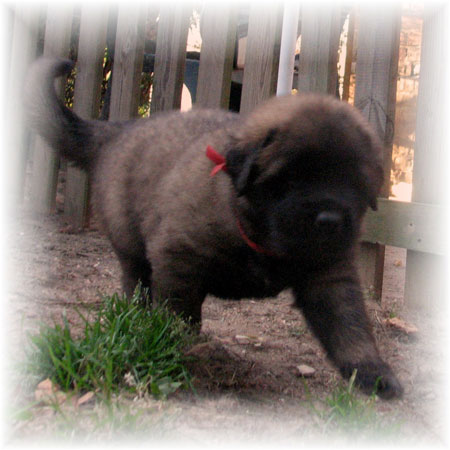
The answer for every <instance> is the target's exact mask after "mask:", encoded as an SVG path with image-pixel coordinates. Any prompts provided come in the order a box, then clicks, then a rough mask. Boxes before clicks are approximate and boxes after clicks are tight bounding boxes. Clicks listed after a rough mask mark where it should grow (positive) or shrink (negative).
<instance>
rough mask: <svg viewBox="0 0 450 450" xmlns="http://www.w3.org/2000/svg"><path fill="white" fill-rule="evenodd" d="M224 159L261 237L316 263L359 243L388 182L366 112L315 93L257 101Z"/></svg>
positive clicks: (281, 251) (278, 249) (290, 255)
mask: <svg viewBox="0 0 450 450" xmlns="http://www.w3.org/2000/svg"><path fill="white" fill-rule="evenodd" d="M226 160H227V169H228V173H229V175H230V177H231V180H232V183H233V185H234V187H235V190H236V194H237V196H238V198H239V204H240V205H241V208H243V209H244V210H245V212H244V213H245V216H246V219H247V220H248V221H249V222H250V223H251V227H252V230H253V231H254V233H256V234H257V236H258V240H259V243H260V244H262V245H263V246H264V247H265V248H268V249H270V250H272V251H273V252H275V253H277V254H279V255H280V256H284V257H288V258H293V259H301V260H302V261H304V262H307V261H310V262H311V263H312V262H313V261H314V262H315V263H316V264H325V263H326V262H327V261H329V260H330V258H331V259H334V257H336V258H339V256H340V255H342V253H343V252H345V250H347V249H348V248H349V247H351V246H352V245H353V244H354V242H355V239H356V237H357V236H358V233H359V229H360V223H361V219H362V216H363V215H364V213H365V211H366V209H367V207H371V208H373V209H376V205H377V203H376V202H377V194H378V192H379V190H380V187H381V185H382V182H383V170H382V165H381V144H380V142H379V141H378V139H377V138H376V136H375V135H374V134H373V133H372V131H371V130H370V128H369V126H368V125H367V123H366V122H365V120H364V119H363V118H362V116H361V115H360V114H359V113H358V112H357V111H356V110H355V109H354V108H353V107H351V106H349V105H348V104H346V103H344V102H340V101H338V100H336V99H333V98H331V97H325V96H318V95H299V96H288V97H282V98H275V99H272V100H270V101H269V102H267V103H265V104H264V105H262V106H261V107H259V108H258V109H256V110H255V111H254V112H253V113H252V114H251V115H250V116H249V117H248V118H247V119H246V120H245V121H244V123H243V125H242V127H241V128H240V129H239V130H236V132H235V133H234V135H233V137H232V140H231V143H230V147H229V148H228V150H227V155H226ZM331 255H334V256H333V257H332V256H331Z"/></svg>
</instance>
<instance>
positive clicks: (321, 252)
mask: <svg viewBox="0 0 450 450" xmlns="http://www.w3.org/2000/svg"><path fill="white" fill-rule="evenodd" d="M71 67H72V63H71V62H70V61H61V60H54V59H40V60H38V61H37V62H36V63H35V64H34V65H33V67H32V69H31V72H30V75H29V81H28V84H27V88H26V99H27V105H26V109H27V111H28V113H29V122H30V124H31V125H32V127H33V128H34V130H35V131H36V132H37V133H39V134H40V135H41V136H42V137H43V138H44V139H46V140H47V142H48V143H49V144H50V145H51V146H53V147H54V148H55V149H56V150H58V151H59V153H60V154H61V155H62V156H64V157H66V158H68V159H69V160H70V161H73V162H74V163H75V164H76V165H77V166H79V167H81V168H83V169H85V170H87V171H88V173H89V175H90V178H91V181H92V186H93V202H94V208H95V210H96V212H97V214H98V216H99V218H100V220H101V222H102V225H103V228H104V231H105V233H106V234H107V236H108V237H109V239H110V241H111V243H112V245H113V247H114V250H115V252H116V254H117V257H118V259H119V261H120V264H121V267H122V272H123V289H124V291H125V292H126V293H127V294H131V293H132V292H133V290H134V288H135V286H136V284H137V283H138V282H139V281H141V282H142V283H143V284H144V286H147V287H149V288H150V289H151V292H152V295H153V296H155V297H158V298H160V297H163V298H169V299H170V304H171V306H172V307H173V309H174V310H175V311H176V312H178V313H182V314H184V315H185V316H187V317H191V319H192V320H193V321H197V322H198V321H200V320H201V305H202V302H203V300H204V299H205V296H206V295H207V294H212V295H215V296H218V297H222V298H234V299H240V298H244V297H247V298H248V297H252V298H262V297H268V296H273V295H276V294H278V293H279V292H280V291H282V290H284V289H287V288H290V289H291V290H292V292H293V294H294V297H295V304H296V305H297V306H298V307H299V308H300V309H301V311H302V312H303V314H304V315H305V317H306V319H307V321H308V322H309V325H310V326H311V328H312V330H313V331H314V333H315V334H316V336H317V337H318V339H319V340H320V342H321V343H322V345H323V347H324V348H325V349H326V351H327V353H328V356H329V358H330V359H331V360H332V361H333V362H334V364H335V365H336V366H337V367H338V368H339V370H340V371H341V374H342V375H343V376H344V377H345V378H348V377H349V376H350V375H351V374H352V372H353V370H354V369H357V375H356V382H357V383H358V384H359V385H360V386H361V387H362V388H363V389H364V390H367V391H370V390H372V389H374V387H375V386H376V389H377V392H378V394H379V395H381V396H383V397H385V398H390V397H394V396H399V395H400V394H401V393H402V388H401V385H400V383H399V382H398V381H397V379H396V377H395V376H394V375H393V373H392V371H391V369H390V368H389V366H388V365H387V364H386V363H384V362H383V360H382V359H381V358H380V356H379V353H378V350H377V348H376V345H375V342H374V338H373V336H372V332H371V327H370V324H369V320H368V317H367V314H366V311H365V307H364V302H363V297H362V294H361V288H360V283H359V280H358V276H357V271H356V268H355V264H354V259H355V249H356V246H357V242H358V236H359V233H360V228H361V220H362V218H363V215H364V213H365V211H366V209H367V208H368V207H371V208H373V209H375V208H376V201H377V200H376V197H377V193H378V191H379V189H380V186H381V184H382V178H383V175H382V168H381V164H380V153H381V152H380V150H381V145H380V143H379V141H378V140H377V138H376V136H375V135H374V134H373V133H372V131H371V130H370V128H369V127H368V125H367V123H366V122H365V121H364V119H363V118H362V116H361V115H360V114H359V113H358V112H357V111H356V110H355V109H354V108H352V107H351V106H349V105H348V104H346V103H344V102H340V101H338V100H336V99H333V98H330V97H325V96H319V95H297V96H288V97H284V98H274V99H272V100H270V101H268V102H267V103H265V104H263V105H261V106H259V107H258V108H257V109H256V110H255V111H254V112H253V113H251V114H250V115H249V116H247V117H241V116H239V115H237V114H233V113H228V112H223V111H211V110H194V111H191V112H188V113H180V112H172V113H167V114H161V115H156V116H154V117H153V118H151V119H148V120H144V119H139V120H134V121H129V122H120V123H113V122H101V121H86V120H82V119H81V118H80V117H78V116H76V115H75V114H74V113H72V112H71V111H70V110H69V109H67V108H66V107H65V106H64V105H63V104H62V103H61V102H60V101H59V100H58V98H57V96H56V94H55V90H54V78H55V77H58V76H61V75H63V74H65V73H67V72H68V71H69V70H70V69H71ZM207 149H208V151H206V150H207Z"/></svg>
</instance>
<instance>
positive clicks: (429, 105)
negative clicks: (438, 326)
mask: <svg viewBox="0 0 450 450" xmlns="http://www.w3.org/2000/svg"><path fill="white" fill-rule="evenodd" d="M449 29H450V6H449V4H448V3H445V4H444V3H436V4H435V3H427V4H426V5H425V17H424V24H423V35H422V51H421V55H422V56H421V63H420V82H419V95H418V100H417V119H416V123H417V126H416V143H415V149H414V168H413V193H412V200H413V201H415V202H421V203H428V204H441V205H448V199H447V198H446V196H447V195H448V190H447V189H446V188H445V187H446V186H445V184H446V183H447V180H448V173H447V171H448V161H449V159H448V152H449V144H450V139H449V134H450V132H449V127H448V118H449V113H450V107H449V100H450V98H449V95H450V88H449V80H450V66H449V65H450V61H449V50H448V42H449V38H450V32H449ZM447 188H448V186H447ZM447 226H448V224H447ZM447 230H448V228H447ZM447 239H448V234H447V236H442V241H443V242H442V244H443V245H442V247H443V248H448V246H446V245H445V243H444V241H446V240H447ZM406 261H407V264H406V284H405V301H406V303H407V304H409V305H411V306H414V307H417V306H422V307H430V306H432V305H438V306H439V307H443V306H445V307H447V306H446V305H445V303H444V300H448V293H449V292H448V273H446V272H447V269H448V260H447V259H446V257H444V256H437V255H431V254H425V253H420V252H415V251H411V250H408V252H407V259H406Z"/></svg>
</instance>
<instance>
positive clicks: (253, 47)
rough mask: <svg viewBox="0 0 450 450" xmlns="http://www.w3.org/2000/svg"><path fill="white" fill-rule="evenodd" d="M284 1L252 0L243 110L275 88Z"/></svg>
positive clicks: (272, 91)
mask: <svg viewBox="0 0 450 450" xmlns="http://www.w3.org/2000/svg"><path fill="white" fill-rule="evenodd" d="M282 6H283V4H282V3H281V2H273V3H271V2H261V3H256V2H254V3H252V4H251V8H250V17H249V24H248V38H247V48H246V51H245V55H246V56H245V68H244V80H243V85H242V98H241V109H240V112H241V114H247V113H249V112H250V111H251V110H252V109H253V108H254V107H255V106H256V105H257V104H258V103H260V102H261V101H262V100H265V99H267V98H269V97H270V96H272V95H274V94H275V92H276V83H277V76H278V63H279V60H280V44H281V26H282V19H283V8H282Z"/></svg>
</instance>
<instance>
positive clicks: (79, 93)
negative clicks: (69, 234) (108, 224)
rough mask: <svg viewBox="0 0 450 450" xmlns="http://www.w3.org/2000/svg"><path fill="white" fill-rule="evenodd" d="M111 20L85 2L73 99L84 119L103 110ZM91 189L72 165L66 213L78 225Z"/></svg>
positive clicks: (83, 222) (83, 221) (83, 220)
mask: <svg viewBox="0 0 450 450" xmlns="http://www.w3.org/2000/svg"><path fill="white" fill-rule="evenodd" d="M107 20H108V15H107V10H106V8H105V7H103V6H102V5H100V6H99V5H93V4H87V3H86V4H84V5H83V7H82V14H81V24H80V39H79V43H78V58H77V74H76V80H75V92H74V101H73V110H74V112H75V113H76V114H78V115H79V116H80V117H82V118H83V119H97V118H98V115H99V111H100V96H101V85H102V78H103V70H102V69H103V58H104V55H105V45H106V25H107ZM88 192H89V186H88V179H87V174H86V173H85V172H84V171H82V170H80V169H78V168H76V167H72V166H68V168H67V176H66V192H65V198H64V214H65V216H66V218H67V219H68V220H69V222H70V223H71V225H72V226H73V227H74V228H75V229H78V228H82V227H83V226H85V225H86V221H87V216H88V214H87V212H88Z"/></svg>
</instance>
